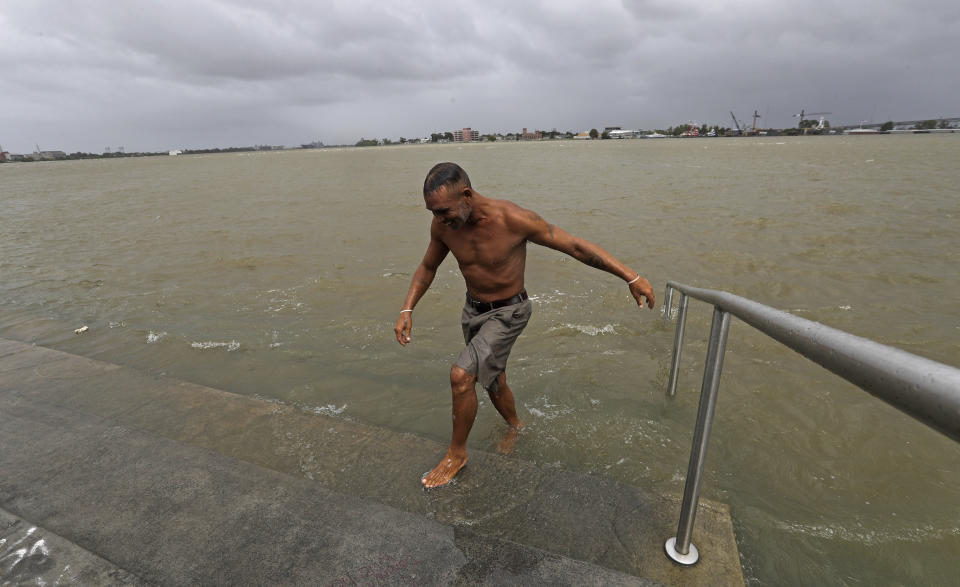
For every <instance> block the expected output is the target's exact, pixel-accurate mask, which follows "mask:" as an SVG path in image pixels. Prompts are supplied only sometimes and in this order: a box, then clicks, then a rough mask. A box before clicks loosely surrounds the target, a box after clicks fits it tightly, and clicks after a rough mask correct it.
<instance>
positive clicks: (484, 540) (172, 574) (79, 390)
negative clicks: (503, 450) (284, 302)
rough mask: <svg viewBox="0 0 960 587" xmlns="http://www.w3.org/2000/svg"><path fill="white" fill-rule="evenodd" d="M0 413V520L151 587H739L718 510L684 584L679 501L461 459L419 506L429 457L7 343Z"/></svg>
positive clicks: (415, 440)
mask: <svg viewBox="0 0 960 587" xmlns="http://www.w3.org/2000/svg"><path fill="white" fill-rule="evenodd" d="M0 405H2V406H3V408H2V412H0V446H4V447H13V446H17V447H18V450H16V451H7V450H4V451H3V453H2V454H0V507H3V508H5V509H7V510H9V511H11V512H14V513H16V514H17V515H19V516H21V517H23V518H26V519H28V520H30V521H31V522H34V523H37V524H40V525H41V526H43V527H44V528H47V529H49V530H50V531H52V532H55V533H57V534H59V535H61V536H64V537H66V538H67V539H68V540H71V541H73V542H75V543H76V544H78V545H80V546H82V547H83V548H86V549H88V550H90V551H92V552H94V553H96V554H98V555H100V556H102V557H103V558H106V559H108V560H110V561H113V562H114V563H117V564H119V565H120V567H121V568H123V569H126V570H127V571H130V572H132V573H134V574H135V575H136V576H138V577H141V578H143V579H144V580H147V581H150V582H158V583H170V582H177V583H179V582H181V581H185V582H194V581H200V582H217V583H220V582H225V581H226V582H236V581H239V582H242V583H250V582H260V581H261V580H262V582H268V583H273V582H283V583H289V582H296V581H300V580H303V581H307V582H316V578H317V577H324V578H326V579H328V580H330V581H334V582H335V581H338V580H343V581H348V580H353V581H356V580H357V574H358V573H367V572H370V573H375V574H379V575H382V576H386V577H387V579H385V580H387V581H388V582H396V581H399V580H400V578H407V575H406V574H405V573H407V571H408V567H409V573H410V574H416V575H417V579H416V580H417V582H427V583H434V582H436V583H440V584H443V583H452V582H458V581H469V582H474V581H477V582H484V581H499V580H500V579H503V580H505V581H507V582H512V581H509V580H507V578H509V577H514V578H516V579H517V580H518V581H520V578H521V577H522V578H523V579H524V581H526V580H529V581H530V582H533V583H539V582H546V583H557V582H560V583H568V584H572V583H578V584H581V583H583V581H584V580H586V579H584V578H585V577H591V576H592V577H600V576H603V577H604V579H603V580H602V581H601V582H602V583H604V584H608V583H613V584H618V583H622V582H624V581H627V582H630V581H632V582H635V583H638V582H642V580H643V579H640V578H641V577H642V578H645V579H649V580H652V581H657V582H660V583H665V584H672V585H684V584H690V585H723V584H731V585H732V584H736V585H742V584H743V575H742V572H741V570H740V566H739V557H738V554H737V550H736V543H735V540H734V537H733V530H732V524H731V522H730V518H729V513H728V512H727V509H726V507H725V506H723V505H720V504H714V503H710V502H701V508H700V510H699V511H698V514H697V529H696V531H695V534H694V539H695V542H696V544H697V546H698V548H699V549H700V552H701V561H700V563H698V564H697V565H696V566H694V567H689V568H686V567H679V566H676V565H674V564H672V563H670V562H669V561H668V560H667V559H666V557H665V556H664V555H663V552H662V548H663V541H664V540H665V538H667V537H669V536H671V535H672V533H673V532H674V530H675V524H676V515H677V511H678V509H679V503H678V501H679V500H678V499H677V498H669V497H668V498H664V497H660V496H655V495H650V494H647V493H646V492H643V491H641V490H639V489H637V488H633V487H630V486H627V485H624V484H622V483H616V482H613V481H610V480H607V479H602V478H597V477H591V476H585V475H579V474H576V473H571V472H565V471H558V470H548V469H543V468H540V467H536V466H535V465H532V464H530V463H526V462H523V461H519V460H516V459H511V458H509V457H503V456H501V455H491V454H484V453H482V452H479V451H473V452H472V453H471V461H470V464H469V465H468V467H467V469H465V470H464V471H463V472H462V473H461V474H460V476H458V479H457V481H456V483H455V484H452V485H450V486H448V487H445V488H442V489H437V490H431V491H425V490H423V489H422V488H421V487H420V484H419V475H420V474H421V473H422V472H423V471H426V470H428V469H429V468H430V467H431V466H432V465H433V464H435V461H436V460H437V459H438V458H439V457H440V456H441V455H442V454H443V450H444V447H443V446H441V445H439V444H437V443H436V442H433V441H430V440H426V439H423V438H419V437H416V436H412V435H409V434H402V433H397V432H392V431H388V430H383V429H379V428H373V427H369V426H365V425H363V424H359V423H356V422H350V421H346V420H342V419H337V418H328V417H325V416H322V415H318V414H314V413H307V412H304V411H302V410H298V409H296V408H292V407H289V406H282V405H278V404H272V403H269V402H264V401H260V400H257V399H253V398H249V397H243V396H238V395H235V394H230V393H227V392H224V391H220V390H215V389H210V388H207V387H203V386H199V385H194V384H190V383H186V382H182V381H174V380H169V379H162V378H157V377H152V376H149V375H146V374H143V373H140V372H137V371H135V370H132V369H127V368H123V367H119V366H117V365H112V364H108V363H103V362H99V361H93V360H90V359H85V358H82V357H77V356H74V355H69V354H66V353H61V352H58V351H53V350H50V349H44V348H41V347H35V346H31V345H25V344H23V343H17V342H14V341H3V340H0ZM21 446H22V447H23V450H20V447H21ZM28 447H29V449H28ZM78 488H79V489H78ZM81 505H82V507H80V506H81ZM74 508H75V509H76V511H77V513H72V510H73V509H74ZM325 512H326V513H325ZM205 520H212V522H209V523H208V522H206V521H205ZM154 527H155V529H156V531H155V532H154V531H153V529H154ZM138 528H140V529H139V530H138ZM345 544H353V545H354V547H353V548H347V547H346V546H344V545H345ZM425 549H426V550H429V552H430V554H429V556H428V555H427V554H425V553H424V552H425ZM106 552H109V553H111V554H110V556H106V555H105V553H106ZM258 553H259V555H258ZM471 553H472V554H471ZM470 557H473V558H470ZM120 561H123V562H120ZM391 561H393V562H391ZM414 561H421V562H422V561H436V562H435V563H434V562H431V563H430V564H427V565H421V566H418V567H416V568H413V562H414ZM511 561H512V562H511ZM544 561H546V562H544ZM533 562H536V564H533ZM514 563H516V564H514ZM378 565H379V566H378ZM391 565H392V566H391ZM517 565H519V566H517ZM564 565H567V566H564ZM601 567H602V568H601ZM561 568H562V570H561V571H555V569H561ZM364 569H366V570H364ZM471 569H472V570H471ZM523 569H527V571H529V573H532V574H529V575H525V576H524V575H521V574H518V573H519V572H520V571H521V570H523ZM587 569H589V570H587ZM401 571H403V573H404V574H401V573H400V572H401ZM471 572H472V573H474V575H470V576H468V575H465V574H464V573H468V574H469V573H471ZM551 573H552V574H551ZM557 573H559V574H557ZM604 573H608V574H609V575H604ZM621 573H623V574H621ZM628 575H630V576H628ZM254 577H259V578H261V579H260V580H253V578H254ZM497 577H499V578H497ZM200 578H202V580H201V579H200ZM521 582H523V581H521ZM590 582H593V581H590Z"/></svg>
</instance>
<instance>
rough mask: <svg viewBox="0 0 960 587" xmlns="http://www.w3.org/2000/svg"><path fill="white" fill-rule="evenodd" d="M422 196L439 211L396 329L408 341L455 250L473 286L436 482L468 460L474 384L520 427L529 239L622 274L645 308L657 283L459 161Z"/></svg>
mask: <svg viewBox="0 0 960 587" xmlns="http://www.w3.org/2000/svg"><path fill="white" fill-rule="evenodd" d="M423 199H424V202H425V203H426V206H427V210H429V211H430V212H431V213H432V214H433V222H432V223H431V224H430V244H429V245H428V246H427V252H426V254H425V255H424V256H423V261H421V262H420V265H419V266H418V267H417V270H416V271H415V272H414V274H413V280H412V281H411V283H410V289H409V291H408V292H407V298H406V300H405V301H404V303H403V309H402V310H400V316H399V317H398V318H397V324H396V326H394V329H393V330H394V333H395V334H396V337H397V342H399V343H400V344H401V345H403V346H406V345H407V343H408V342H410V340H411V338H410V331H411V329H412V328H413V308H414V306H416V305H417V302H418V301H420V298H421V297H422V296H423V294H424V293H425V292H426V291H427V289H428V288H429V287H430V284H431V283H432V282H433V278H434V276H435V275H436V273H437V267H439V266H440V263H441V262H443V260H444V259H445V258H446V256H447V253H449V252H453V256H454V257H456V259H457V263H458V264H459V265H460V272H461V273H462V274H463V279H464V281H465V282H466V285H467V302H466V305H465V306H464V309H463V314H462V316H461V326H462V327H463V334H464V339H465V342H466V343H467V346H466V347H465V348H464V349H463V350H462V351H461V352H460V355H459V356H458V357H457V359H456V361H455V362H454V364H453V367H452V368H451V369H450V387H451V389H452V392H453V435H452V437H451V439H450V447H449V448H448V449H447V454H446V455H445V456H444V457H443V460H442V461H440V464H438V465H437V466H436V467H434V469H433V470H432V471H430V472H429V473H427V474H426V475H425V476H424V477H423V479H422V480H421V483H423V485H424V486H425V487H428V488H430V487H438V486H440V485H445V484H446V483H449V482H450V480H452V479H453V477H454V476H455V475H456V474H457V473H458V472H459V471H460V469H462V468H463V466H464V465H466V464H467V436H468V435H469V434H470V428H471V427H472V426H473V420H474V418H475V417H476V415H477V395H476V391H475V389H474V385H475V384H476V383H477V382H478V381H479V383H480V384H481V385H483V387H484V388H485V389H486V390H487V393H488V395H489V396H490V401H491V402H493V405H494V407H495V408H496V409H497V411H498V412H499V413H500V415H501V416H503V418H504V419H505V420H506V421H507V424H508V425H509V426H510V427H511V432H512V433H513V434H514V435H515V434H516V430H517V429H518V428H519V427H520V425H521V423H520V420H519V419H518V418H517V413H516V410H515V409H514V401H513V393H511V391H510V387H509V386H508V385H507V376H506V363H507V356H508V355H509V354H510V349H511V348H512V346H513V343H514V341H515V340H516V339H517V336H519V335H520V332H521V331H522V330H523V328H524V327H525V326H526V324H527V321H528V320H529V319H530V313H531V309H532V304H531V302H530V300H529V299H528V298H527V293H526V291H525V290H524V285H523V274H524V267H525V265H526V260H527V241H531V242H534V243H537V244H538V245H543V246H545V247H550V248H551V249H556V250H557V251H560V252H561V253H566V254H567V255H570V256H571V257H573V258H574V259H577V260H578V261H581V262H583V263H586V264H587V265H590V266H591V267H596V268H597V269H601V270H603V271H606V272H608V273H612V274H613V275H616V276H617V277H619V278H620V279H622V280H624V281H625V282H626V283H627V284H628V287H629V288H630V295H632V296H633V298H634V299H635V300H636V301H637V305H639V306H640V307H641V308H642V307H643V303H644V298H646V304H647V306H648V307H650V308H653V303H654V299H653V288H651V287H650V282H648V281H647V280H646V279H644V278H643V277H641V276H640V275H639V274H638V273H637V272H636V271H633V270H632V269H630V268H629V267H627V266H626V265H624V264H623V263H621V262H620V261H618V260H617V259H616V258H615V257H614V256H613V255H611V254H610V253H608V252H606V251H604V250H603V249H601V248H600V247H598V246H597V245H595V244H593V243H591V242H588V241H586V240H584V239H582V238H578V237H575V236H573V235H570V234H568V233H567V232H565V231H563V230H562V229H560V228H558V227H556V226H554V225H552V224H547V222H546V221H545V220H544V219H543V218H541V217H540V216H538V215H537V214H536V213H535V212H532V211H530V210H524V209H523V208H521V207H520V206H517V205H516V204H514V203H512V202H508V201H506V200H495V199H493V198H487V197H484V196H482V195H480V194H479V193H477V192H476V191H474V189H473V187H472V186H471V185H470V179H469V178H468V177H467V173H466V172H465V171H464V170H463V169H462V168H460V166H459V165H457V164H455V163H438V164H437V165H435V166H434V167H433V169H431V170H430V173H428V174H427V178H426V180H425V181H424V183H423Z"/></svg>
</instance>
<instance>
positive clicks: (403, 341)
mask: <svg viewBox="0 0 960 587" xmlns="http://www.w3.org/2000/svg"><path fill="white" fill-rule="evenodd" d="M412 328H413V312H400V317H399V318H397V324H396V326H394V327H393V332H394V333H395V334H396V335H397V342H399V343H400V346H407V343H408V342H410V330H411V329H412Z"/></svg>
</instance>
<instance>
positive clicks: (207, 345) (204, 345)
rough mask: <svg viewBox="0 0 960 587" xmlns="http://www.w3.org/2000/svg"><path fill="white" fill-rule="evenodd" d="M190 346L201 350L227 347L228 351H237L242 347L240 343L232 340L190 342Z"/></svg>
mask: <svg viewBox="0 0 960 587" xmlns="http://www.w3.org/2000/svg"><path fill="white" fill-rule="evenodd" d="M190 346H191V347H193V348H195V349H200V350H204V351H205V350H210V349H227V351H235V350H237V349H239V348H240V343H239V342H237V341H235V340H231V341H230V342H212V341H208V342H193V343H190Z"/></svg>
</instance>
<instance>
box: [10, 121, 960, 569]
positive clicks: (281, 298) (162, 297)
mask: <svg viewBox="0 0 960 587" xmlns="http://www.w3.org/2000/svg"><path fill="white" fill-rule="evenodd" d="M444 160H452V161H457V162H459V163H460V164H461V165H463V166H464V167H465V168H466V170H467V171H468V172H469V173H470V176H471V179H472V180H473V184H474V187H475V188H476V189H477V191H479V192H480V193H482V194H484V195H487V196H491V197H502V198H507V199H511V200H514V201H515V202H517V203H519V204H520V205H522V206H524V207H526V208H531V209H533V210H536V211H537V212H538V213H540V215H541V216H543V217H545V218H546V219H547V220H548V221H549V222H551V223H554V224H557V225H558V226H561V227H563V228H565V229H567V230H568V231H569V232H571V233H574V234H576V235H579V236H583V237H585V238H587V239H589V240H592V241H594V242H597V243H598V244H600V245H601V246H603V247H604V248H606V249H607V250H609V251H610V252H612V253H613V254H614V255H616V256H617V257H618V258H620V259H621V260H622V261H624V262H625V263H627V264H628V265H630V266H631V267H634V268H635V269H637V270H638V271H640V272H641V273H642V274H643V275H644V276H646V277H647V278H648V279H649V280H650V281H651V282H652V283H653V285H654V288H655V290H656V293H657V297H658V304H657V308H656V309H655V310H654V311H650V310H642V311H641V310H638V309H637V308H636V305H635V304H634V303H633V302H632V299H631V298H630V297H629V294H628V291H627V288H626V287H625V286H624V285H623V283H622V282H621V281H620V280H618V279H616V278H614V277H613V276H610V275H608V274H605V273H602V272H599V271H596V270H594V269H591V268H589V267H587V266H585V265H582V264H580V263H578V262H576V261H574V260H572V259H569V258H566V257H564V256H563V255H561V254H559V253H556V252H554V251H550V250H547V249H543V248H540V247H537V246H536V245H531V246H530V250H529V253H528V271H527V290H528V291H529V292H530V294H531V297H532V298H533V299H534V316H533V318H532V319H531V321H530V324H529V326H528V328H527V330H526V332H525V333H524V335H523V336H521V338H520V340H519V341H518V342H517V344H516V346H515V347H514V352H513V356H512V357H511V361H510V367H509V373H510V381H511V387H512V388H513V389H514V392H515V394H516V396H517V403H518V411H519V412H520V416H521V418H522V419H524V420H525V422H526V423H527V425H528V426H527V428H526V430H525V432H524V433H523V434H521V436H520V438H519V440H518V441H517V446H516V450H515V451H514V453H513V454H512V455H511V456H510V457H509V458H517V459H524V460H528V461H533V462H536V463H537V464H539V465H541V466H545V467H556V468H562V469H567V470H573V471H578V472H583V473H588V474H592V475H598V476H605V477H610V478H613V479H616V480H618V481H622V482H624V483H628V484H631V485H634V486H637V487H641V488H647V489H651V490H654V491H658V492H666V493H672V494H679V493H681V492H682V489H683V480H684V477H685V475H686V467H687V460H688V457H689V450H690V442H691V438H692V433H693V424H694V420H695V416H696V408H697V401H698V395H699V387H700V382H701V378H702V369H703V359H704V354H705V349H706V338H707V332H708V329H709V324H710V317H711V309H710V307H709V306H707V305H705V304H702V303H700V302H697V301H695V300H694V301H691V304H690V313H689V317H688V324H687V335H686V344H685V347H684V355H683V361H682V363H681V374H680V385H679V389H678V393H677V396H676V397H674V398H668V397H666V395H665V387H666V379H667V374H668V369H669V360H670V352H671V346H672V343H673V333H674V323H672V322H666V321H664V319H663V316H662V314H661V305H660V303H661V302H662V298H663V288H664V285H665V283H666V281H667V280H675V281H679V282H682V283H687V284H690V285H695V286H699V287H706V288H712V289H721V290H726V291H730V292H732V293H735V294H738V295H741V296H744V297H747V298H751V299H753V300H755V301H758V302H760V303H763V304H767V305H770V306H773V307H775V308H778V309H782V310H785V311H788V312H792V313H794V314H797V315H799V316H801V317H803V318H807V319H810V320H815V321H818V322H822V323H824V324H827V325H829V326H832V327H834V328H839V329H841V330H845V331H848V332H851V333H853V334H857V335H860V336H864V337H867V338H871V339H873V340H876V341H878V342H881V343H883V344H888V345H892V346H895V347H898V348H901V349H904V350H906V351H908V352H911V353H915V354H917V355H920V356H923V357H927V358H930V359H933V360H937V361H940V362H944V363H948V364H951V365H954V366H957V365H960V294H958V293H957V292H960V271H958V267H960V197H958V192H960V166H958V165H957V161H960V136H958V135H923V136H920V135H915V136H912V135H907V136H872V137H856V136H854V137H842V136H830V137H792V138H788V137H784V138H774V137H769V138H743V139H721V138H717V139H689V140H635V141H584V142H577V141H554V142H541V143H509V144H505V143H499V144H472V145H463V146H458V145H417V146H399V147H384V148H369V149H356V148H349V149H325V150H304V151H289V152H264V153H237V154H223V155H209V156H203V155H196V156H180V157H154V158H144V159H118V160H89V161H66V162H51V163H34V164H4V165H0V223H2V231H0V251H2V257H0V337H5V338H11V339H15V340H21V341H27V342H35V343H37V344H40V345H44V346H49V347H53V348H56V349H61V350H65V351H69V352H72V353H77V354H80V355H84V356H88V357H92V358H95V359H100V360H104V361H109V362H113V363H119V364H124V365H129V366H132V367H135V368H137V369H140V370H143V371H146V372H151V373H156V374H163V375H166V376H170V377H176V378H180V379H185V380H189V381H193V382H197V383H201V384H205V385H209V386H213V387H218V388H222V389H226V390H229V391H233V392H236V393H241V394H246V395H250V396H255V397H260V398H263V399H267V400H271V401H277V402H282V403H286V404H290V405H295V406H300V407H302V408H303V409H306V410H312V411H315V412H318V413H324V414H328V415H332V416H334V417H338V418H349V419H352V420H356V421H359V422H363V423H367V424H372V425H376V426H382V427H385V428H389V429H393V430H398V431H404V432H409V433H413V434H418V435H422V436H425V437H429V438H433V439H435V440H437V441H439V442H444V443H445V442H447V440H448V435H449V430H450V398H449V387H448V383H447V379H448V371H449V365H450V363H451V361H452V359H453V358H454V356H455V355H456V353H457V352H458V351H459V348H460V346H461V345H462V339H461V338H460V336H461V335H460V326H459V313H460V307H461V305H462V303H463V291H464V288H463V282H462V279H461V277H460V275H459V270H458V268H457V266H456V263H455V261H454V260H453V258H452V257H451V258H448V259H447V260H446V261H445V262H444V264H443V265H442V266H441V268H440V270H439V272H438V274H437V278H436V281H435V282H434V285H433V287H432V289H431V290H430V292H428V294H427V295H426V296H425V297H424V298H423V300H421V302H420V304H419V305H418V307H417V310H416V312H415V314H414V330H413V342H412V344H411V345H409V346H408V347H406V348H401V347H400V346H399V345H398V344H397V343H396V342H395V340H394V338H393V332H392V328H393V323H394V321H395V320H396V317H397V311H398V310H399V309H400V307H401V306H400V304H401V303H402V302H403V298H404V295H405V293H406V290H407V286H408V284H409V282H410V277H411V275H412V272H413V269H414V268H415V267H416V265H417V263H419V261H420V258H421V256H422V255H423V252H424V250H425V247H426V244H427V231H428V226H429V222H430V215H429V213H428V212H426V210H425V209H424V207H423V201H422V197H421V194H420V189H421V186H422V182H423V177H424V175H425V173H426V171H427V170H428V169H429V168H430V166H431V165H433V164H434V163H436V162H438V161H444ZM84 325H87V326H89V330H88V331H87V332H86V333H84V334H83V335H75V334H74V332H73V331H74V329H75V328H79V327H81V326H84ZM481 399H482V400H486V398H485V397H481ZM503 431H504V425H503V423H502V421H501V420H500V418H499V416H498V415H497V414H496V412H495V410H494V409H493V408H492V406H491V405H490V403H489V400H487V401H483V403H482V405H481V406H480V411H479V414H478V417H477V422H476V424H475V425H474V429H473V433H472V435H471V439H470V445H471V447H473V448H474V449H476V450H485V451H493V450H494V449H495V447H496V444H497V441H498V439H499V438H500V436H501V434H502V433H503ZM438 457H439V455H438ZM421 473H422V471H411V479H412V482H416V481H417V479H418V477H419V475H420V474H421ZM504 490H505V491H509V487H508V486H506V487H505V488H504ZM702 495H703V496H704V497H707V498H710V499H715V500H719V501H722V502H725V503H728V504H729V505H730V508H731V512H732V515H733V518H734V526H735V531H736V536H737V541H738V544H739V547H740V550H741V559H742V562H743V568H744V572H745V575H746V577H747V580H748V583H750V584H754V585H918V584H924V585H948V584H956V578H957V577H958V576H960V563H958V562H957V561H958V560H960V446H958V445H957V444H956V443H955V442H953V441H951V440H949V439H948V438H946V437H944V436H942V435H940V434H939V433H937V432H933V431H931V430H929V429H927V428H926V427H925V426H923V425H922V424H920V423H918V422H916V421H914V420H912V419H911V418H909V417H907V416H905V415H903V414H901V413H899V412H897V411H895V410H894V409H892V408H890V407H889V406H887V405H886V404H884V403H882V402H880V401H879V400H876V399H874V398H873V397H871V396H870V395H868V394H867V393H865V392H863V391H861V390H860V389H859V388H857V387H855V386H853V385H851V384H849V383H846V382H844V381H843V380H840V379H839V378H837V377H835V376H833V375H832V374H830V373H828V372H826V371H824V370H822V369H821V368H820V367H818V366H816V365H814V364H813V363H810V362H809V361H807V360H806V359H804V358H802V357H800V356H799V355H797V354H795V353H793V352H792V351H790V350H787V349H785V348H784V347H782V346H780V345H779V344H778V343H775V342H773V341H772V340H770V339H768V338H766V337H765V336H764V335H762V334H759V333H757V332H755V331H753V330H752V329H751V328H750V327H749V326H747V325H745V324H743V323H741V322H739V321H737V320H736V319H734V320H733V322H732V325H731V329H730V336H729V343H728V347H727V353H726V360H725V363H724V371H723V376H722V379H721V386H720V397H719V401H718V406H717V411H716V420H715V423H714V427H713V435H712V437H711V443H710V447H709V451H708V454H707V468H706V474H705V478H704V483H703V490H702ZM665 538H666V537H665ZM694 543H696V530H694Z"/></svg>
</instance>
